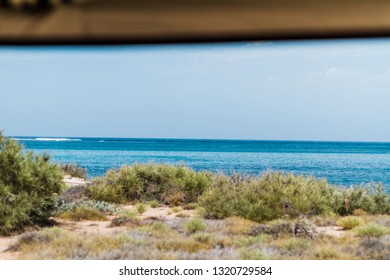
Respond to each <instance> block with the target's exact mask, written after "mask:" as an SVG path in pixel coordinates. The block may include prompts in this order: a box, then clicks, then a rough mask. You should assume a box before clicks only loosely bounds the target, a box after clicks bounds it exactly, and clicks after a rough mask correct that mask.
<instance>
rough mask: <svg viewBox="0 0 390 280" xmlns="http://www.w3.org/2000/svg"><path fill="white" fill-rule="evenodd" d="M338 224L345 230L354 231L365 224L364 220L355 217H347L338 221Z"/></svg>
mask: <svg viewBox="0 0 390 280" xmlns="http://www.w3.org/2000/svg"><path fill="white" fill-rule="evenodd" d="M336 224H337V225H338V226H339V227H342V228H343V229H353V228H355V227H357V226H360V225H361V224H363V220H362V219H361V218H359V217H355V216H346V217H342V218H340V219H338V220H337V222H336Z"/></svg>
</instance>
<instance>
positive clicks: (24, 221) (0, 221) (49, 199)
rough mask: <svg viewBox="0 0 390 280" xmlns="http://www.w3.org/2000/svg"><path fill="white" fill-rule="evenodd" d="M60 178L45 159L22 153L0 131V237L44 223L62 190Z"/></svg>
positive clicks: (57, 167)
mask: <svg viewBox="0 0 390 280" xmlns="http://www.w3.org/2000/svg"><path fill="white" fill-rule="evenodd" d="M62 175H63V173H62V170H61V168H60V167H59V166H58V165H56V164H52V163H50V162H49V156H47V155H34V154H33V153H32V152H24V151H23V147H22V146H21V145H20V144H19V143H18V142H17V141H15V140H12V139H9V138H6V137H4V136H3V135H2V133H1V131H0V234H9V233H11V232H14V231H21V230H23V229H24V228H25V227H27V226H30V225H33V224H42V223H44V222H45V221H47V219H48V218H49V217H50V215H51V214H52V213H53V212H54V211H55V208H56V205H57V203H56V201H57V197H58V195H59V194H60V193H61V191H62V190H63V188H64V184H63V182H62Z"/></svg>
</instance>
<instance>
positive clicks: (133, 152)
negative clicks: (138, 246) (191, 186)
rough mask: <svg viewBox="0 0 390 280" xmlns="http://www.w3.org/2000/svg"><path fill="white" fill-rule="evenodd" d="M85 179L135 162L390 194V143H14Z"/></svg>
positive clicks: (93, 140) (112, 140)
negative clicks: (298, 177)
mask: <svg viewBox="0 0 390 280" xmlns="http://www.w3.org/2000/svg"><path fill="white" fill-rule="evenodd" d="M15 139H18V140H19V141H20V142H21V143H22V144H23V145H24V146H25V148H27V149H32V150H34V151H36V152H38V153H41V152H46V153H49V154H50V155H51V156H52V160H53V161H55V162H59V163H76V164H79V165H81V166H83V167H85V168H86V169H87V170H88V175H89V177H95V176H99V175H103V174H104V173H105V172H106V171H107V170H108V169H111V168H119V167H120V166H121V165H124V164H132V163H136V162H141V163H148V162H163V163H168V164H175V163H182V164H185V165H187V166H189V167H192V168H194V169H196V170H210V171H214V172H224V173H233V172H241V173H245V174H259V173H261V172H264V171H267V170H274V171H285V172H293V173H295V174H305V175H313V176H316V177H319V178H326V179H327V180H328V181H329V182H331V183H334V184H337V185H344V186H348V185H352V184H356V185H360V184H365V183H370V182H382V183H383V185H384V186H385V189H386V190H387V191H388V192H390V143H363V142H360V143H359V142H309V141H308V142H305V141H241V140H178V139H122V138H44V137H29V138H26V137H15Z"/></svg>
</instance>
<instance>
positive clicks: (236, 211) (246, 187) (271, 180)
mask: <svg viewBox="0 0 390 280" xmlns="http://www.w3.org/2000/svg"><path fill="white" fill-rule="evenodd" d="M340 200H341V198H340V197H339V196H338V195H337V190H336V188H334V187H331V186H330V185H329V184H328V183H327V182H326V181H325V180H317V179H315V178H313V177H310V176H308V177H305V176H294V175H292V174H283V173H274V172H269V173H265V174H263V175H262V176H261V177H253V178H249V179H248V180H242V181H240V182H235V181H234V180H233V179H232V178H229V177H226V176H219V177H218V178H217V179H216V180H214V182H213V186H212V187H211V188H209V189H208V191H206V192H205V193H204V195H203V196H202V198H201V202H202V206H203V207H204V208H205V209H206V212H207V213H206V216H207V217H210V218H226V217H229V216H240V217H244V218H247V219H250V220H253V221H267V220H272V219H277V218H281V217H284V216H288V217H292V218H293V217H298V216H300V215H318V214H324V213H327V212H331V211H332V210H333V209H334V208H337V205H338V204H339V203H340Z"/></svg>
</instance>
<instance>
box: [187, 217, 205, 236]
mask: <svg viewBox="0 0 390 280" xmlns="http://www.w3.org/2000/svg"><path fill="white" fill-rule="evenodd" d="M184 229H185V230H186V231H187V232H188V233H190V234H191V233H195V232H198V231H204V230H205V229H206V223H205V222H204V221H203V220H202V219H198V218H195V219H192V220H188V221H187V222H185V223H184Z"/></svg>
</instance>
